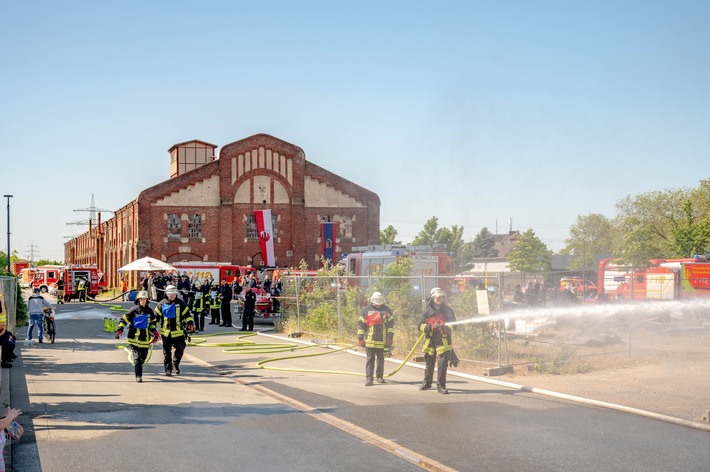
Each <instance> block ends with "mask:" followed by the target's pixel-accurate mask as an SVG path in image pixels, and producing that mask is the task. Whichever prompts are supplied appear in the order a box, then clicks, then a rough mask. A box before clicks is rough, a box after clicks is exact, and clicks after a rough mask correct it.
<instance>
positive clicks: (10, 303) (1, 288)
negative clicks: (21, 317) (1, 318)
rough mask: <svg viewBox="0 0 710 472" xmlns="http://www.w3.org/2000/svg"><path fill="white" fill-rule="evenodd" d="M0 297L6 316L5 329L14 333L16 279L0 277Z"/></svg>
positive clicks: (15, 322)
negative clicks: (0, 297)
mask: <svg viewBox="0 0 710 472" xmlns="http://www.w3.org/2000/svg"><path fill="white" fill-rule="evenodd" d="M0 296H2V304H3V313H5V314H6V315H7V329H8V331H11V332H13V333H14V332H15V326H16V324H17V321H16V320H17V278H15V277H8V276H0Z"/></svg>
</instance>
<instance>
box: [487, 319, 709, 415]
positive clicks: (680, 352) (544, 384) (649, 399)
mask: <svg viewBox="0 0 710 472" xmlns="http://www.w3.org/2000/svg"><path fill="white" fill-rule="evenodd" d="M604 331H605V332H606V333H609V332H610V331H611V330H610V329H609V327H608V326H607V327H606V328H605V329H604ZM616 334H618V344H617V345H615V346H612V347H611V349H608V348H607V352H615V353H613V354H607V355H601V356H591V357H589V358H588V359H587V360H585V362H587V363H588V367H589V371H588V372H585V373H560V374H557V375H553V374H545V373H536V372H528V371H527V369H526V368H524V367H520V368H518V367H516V368H515V373H513V374H510V375H503V376H497V377H494V378H495V379H500V380H505V381H509V382H513V383H518V384H522V385H527V386H530V387H537V388H542V389H546V390H552V391H556V392H560V393H566V394H571V395H577V396H581V397H585V398H590V399H594V400H601V401H605V402H610V403H616V404H620V405H624V406H627V407H633V408H639V409H643V410H647V411H651V412H654V413H661V414H664V415H669V416H673V417H676V418H681V419H684V420H692V421H701V422H702V421H703V416H707V415H708V411H710V398H709V395H708V393H709V392H710V375H708V367H709V366H710V321H706V320H704V318H697V317H692V318H690V319H687V318H685V319H672V318H660V319H659V317H655V316H651V317H648V318H646V319H643V320H641V321H640V322H639V323H637V324H635V325H634V326H633V327H632V329H629V328H628V326H626V327H623V328H621V329H617V330H616ZM629 346H630V349H629Z"/></svg>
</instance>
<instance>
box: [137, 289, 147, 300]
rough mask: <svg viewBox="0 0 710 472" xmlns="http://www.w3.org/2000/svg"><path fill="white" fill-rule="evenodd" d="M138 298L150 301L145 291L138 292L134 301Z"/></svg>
mask: <svg viewBox="0 0 710 472" xmlns="http://www.w3.org/2000/svg"><path fill="white" fill-rule="evenodd" d="M139 298H145V299H146V300H148V299H150V297H149V296H148V292H146V291H145V290H141V291H140V292H138V295H136V300H138V299H139Z"/></svg>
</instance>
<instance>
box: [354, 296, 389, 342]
mask: <svg viewBox="0 0 710 472" xmlns="http://www.w3.org/2000/svg"><path fill="white" fill-rule="evenodd" d="M393 339H394V316H393V315H392V310H390V309H389V307H388V306H387V305H380V306H379V307H375V306H372V305H370V306H368V307H367V308H365V309H364V310H362V313H361V314H360V318H359V319H358V320H357V340H358V341H363V340H364V341H365V347H372V348H376V349H383V348H384V347H385V340H387V343H386V344H387V345H390V346H391V345H392V340H393Z"/></svg>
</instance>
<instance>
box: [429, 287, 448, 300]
mask: <svg viewBox="0 0 710 472" xmlns="http://www.w3.org/2000/svg"><path fill="white" fill-rule="evenodd" d="M434 297H446V294H445V293H444V291H443V290H441V289H440V288H439V287H434V288H432V289H431V292H429V298H434Z"/></svg>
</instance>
